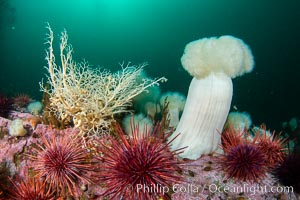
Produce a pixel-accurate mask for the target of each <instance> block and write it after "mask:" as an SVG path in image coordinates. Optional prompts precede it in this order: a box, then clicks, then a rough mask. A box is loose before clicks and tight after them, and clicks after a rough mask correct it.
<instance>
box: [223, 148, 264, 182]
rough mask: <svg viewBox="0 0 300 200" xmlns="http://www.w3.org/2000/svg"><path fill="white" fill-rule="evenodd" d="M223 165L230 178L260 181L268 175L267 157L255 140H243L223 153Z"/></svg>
mask: <svg viewBox="0 0 300 200" xmlns="http://www.w3.org/2000/svg"><path fill="white" fill-rule="evenodd" d="M220 163H221V166H222V167H223V170H224V171H225V173H226V176H227V177H228V178H235V179H237V180H241V181H258V180H260V179H262V178H263V177H265V176H266V172H267V169H268V168H267V167H266V157H265V155H264V154H263V152H262V151H261V149H260V148H258V146H257V145H256V144H255V142H243V143H241V144H238V145H236V146H234V147H231V148H230V149H227V150H226V153H225V154H224V155H221V159H220Z"/></svg>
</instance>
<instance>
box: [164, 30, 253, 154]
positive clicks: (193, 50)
mask: <svg viewBox="0 0 300 200" xmlns="http://www.w3.org/2000/svg"><path fill="white" fill-rule="evenodd" d="M181 62H182V65H183V67H184V69H185V70H186V71H188V72H189V74H190V75H192V76H193V77H194V78H193V79H192V82H191V84H190V87H189V91H188V96H187V100H186V103H185V107H184V110H183V114H182V116H181V118H180V121H179V124H178V126H177V128H176V130H175V132H174V133H173V134H172V135H171V136H170V138H169V140H171V139H173V138H174V137H175V136H177V135H178V134H179V136H178V137H177V138H176V139H175V140H173V141H172V144H171V148H172V149H179V148H183V147H187V148H186V149H185V151H184V152H183V153H182V154H180V156H181V157H183V158H188V159H193V160H195V159H198V158H199V157H200V156H201V155H202V154H206V153H211V152H213V151H214V150H216V149H217V147H218V144H219V143H220V139H221V135H220V133H221V132H222V130H223V126H224V124H225V121H226V118H227V115H228V113H229V109H230V104H231V99H232V93H233V87H232V80H231V78H235V77H237V76H241V75H243V74H244V73H247V72H250V71H252V69H253V67H254V60H253V56H252V53H251V50H250V48H249V47H248V46H247V45H246V44H245V43H244V42H243V41H242V40H240V39H238V38H235V37H232V36H222V37H219V38H215V37H213V38H203V39H200V40H196V41H193V42H190V43H189V44H187V46H186V47H185V51H184V54H183V56H182V58H181Z"/></svg>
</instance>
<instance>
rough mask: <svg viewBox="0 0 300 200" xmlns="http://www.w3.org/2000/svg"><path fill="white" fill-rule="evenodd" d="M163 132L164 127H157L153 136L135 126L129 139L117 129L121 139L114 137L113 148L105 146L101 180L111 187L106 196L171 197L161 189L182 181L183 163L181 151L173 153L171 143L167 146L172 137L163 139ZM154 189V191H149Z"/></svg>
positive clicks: (123, 197) (135, 197) (129, 197)
mask: <svg viewBox="0 0 300 200" xmlns="http://www.w3.org/2000/svg"><path fill="white" fill-rule="evenodd" d="M160 131H161V129H160V125H156V126H155V127H154V129H153V131H152V133H150V131H148V130H144V133H140V131H139V128H138V127H134V128H133V130H132V137H131V138H129V137H127V136H126V135H125V134H124V132H123V130H122V129H121V128H120V126H117V128H116V133H117V136H118V138H119V140H118V139H115V138H113V137H111V138H110V145H109V146H107V145H105V144H102V145H101V146H102V149H101V153H102V155H103V156H101V157H100V159H101V160H102V161H103V166H101V169H102V170H101V172H100V181H102V182H104V183H105V184H106V187H107V189H106V191H105V192H104V194H103V196H109V198H110V199H114V198H118V199H120V198H122V199H157V198H159V197H162V198H166V196H167V194H166V193H164V191H162V190H160V189H159V188H163V187H164V188H166V187H170V186H171V185H172V184H173V183H176V182H177V183H178V182H180V181H181V180H182V179H181V176H180V175H179V174H177V171H178V170H179V169H180V164H181V163H180V162H179V161H178V160H177V159H176V155H177V154H179V153H180V150H176V151H170V150H169V147H170V143H171V141H170V142H168V143H164V141H166V136H167V135H169V134H167V135H165V136H163V135H161V134H160ZM157 136H158V137H157ZM140 187H142V189H141V190H139V188H140ZM154 187H156V189H154V190H152V191H150V190H148V189H147V188H154ZM144 189H145V190H144Z"/></svg>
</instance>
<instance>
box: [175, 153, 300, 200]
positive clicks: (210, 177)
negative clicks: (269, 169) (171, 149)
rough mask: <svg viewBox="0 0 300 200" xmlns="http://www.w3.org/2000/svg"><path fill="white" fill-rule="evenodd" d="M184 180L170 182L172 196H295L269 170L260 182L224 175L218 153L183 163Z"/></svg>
mask: <svg viewBox="0 0 300 200" xmlns="http://www.w3.org/2000/svg"><path fill="white" fill-rule="evenodd" d="M183 173H184V175H185V176H186V182H185V183H182V184H177V185H173V188H172V190H173V191H172V192H174V193H173V195H172V199H173V200H196V199H197V200H199V199H210V200H219V199H227V200H235V199H242V200H244V199H247V200H252V199H255V200H266V199H267V200H275V199H281V200H288V199H293V200H294V199H295V200H296V199H297V197H296V194H295V193H293V192H292V188H290V187H286V186H282V185H280V184H279V183H278V182H276V181H275V180H274V179H273V178H272V177H271V175H270V174H266V177H265V178H263V179H261V180H260V182H246V181H236V180H234V179H226V176H225V173H224V172H223V170H222V167H221V165H220V163H219V161H218V157H217V155H216V154H215V155H203V156H202V157H201V158H199V159H198V160H195V161H190V162H189V163H187V164H186V166H185V168H184V171H183Z"/></svg>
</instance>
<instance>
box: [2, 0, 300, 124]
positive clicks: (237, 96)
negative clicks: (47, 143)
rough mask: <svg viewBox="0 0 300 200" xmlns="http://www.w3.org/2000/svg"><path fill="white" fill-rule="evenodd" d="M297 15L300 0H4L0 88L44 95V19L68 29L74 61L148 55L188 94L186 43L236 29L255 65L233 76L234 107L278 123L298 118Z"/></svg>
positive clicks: (152, 71) (105, 62)
mask: <svg viewBox="0 0 300 200" xmlns="http://www.w3.org/2000/svg"><path fill="white" fill-rule="evenodd" d="M299 19H300V1H299V0H286V1H283V0H252V1H250V0H0V48H1V49H0V66H1V71H0V84H1V87H0V92H1V93H5V94H7V95H14V94H17V93H28V94H30V95H31V96H33V97H34V98H35V99H40V98H41V92H40V91H39V82H40V81H41V80H42V78H45V73H46V70H45V69H44V68H43V66H45V65H46V61H45V50H44V49H45V48H46V46H45V45H44V42H45V40H44V38H45V34H46V32H47V30H46V29H45V22H49V23H50V25H51V27H52V29H53V31H54V33H55V36H57V37H56V39H58V36H59V33H60V32H61V31H62V30H63V29H64V28H66V29H67V31H68V34H69V41H70V43H72V45H73V47H74V50H75V55H74V57H75V59H76V60H80V59H83V58H84V59H86V60H88V61H89V62H90V63H91V64H93V65H94V66H102V67H106V68H109V69H110V70H112V71H115V70H118V69H119V68H118V63H119V62H123V61H125V62H128V61H130V62H132V63H133V64H139V63H142V62H148V63H149V66H148V67H147V68H146V71H147V73H148V74H149V76H152V77H159V76H165V77H167V78H168V79H169V81H168V82H167V83H165V84H163V85H162V86H161V87H162V91H163V92H165V91H178V92H181V93H183V94H187V91H188V86H189V83H190V81H191V77H190V76H189V75H188V73H187V72H186V71H184V70H183V69H182V67H181V63H180V57H181V55H182V53H183V49H184V47H185V45H186V44H187V43H188V42H190V41H193V40H196V39H199V38H202V37H211V36H220V35H233V36H236V37H239V38H241V39H243V40H244V41H245V42H246V43H247V44H248V45H249V46H250V47H251V49H252V51H253V54H254V57H255V62H256V66H255V69H254V71H253V72H252V73H251V74H247V75H244V76H242V77H239V78H236V79H234V80H233V84H234V95H233V101H232V107H233V106H236V107H237V108H238V110H239V111H247V112H249V113H250V114H251V116H252V119H253V122H254V123H255V124H256V125H259V124H261V123H266V124H267V127H269V128H271V129H280V127H281V123H282V122H283V121H286V120H289V119H290V118H291V117H298V118H299V117H300V108H299V94H300V84H299V79H300V75H299V72H300V69H299V67H300V66H299V56H300V55H299V54H300V39H299V36H300V20H299ZM56 44H58V40H56ZM55 47H56V48H57V47H58V46H57V45H56V46H55ZM56 50H57V49H56Z"/></svg>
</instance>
